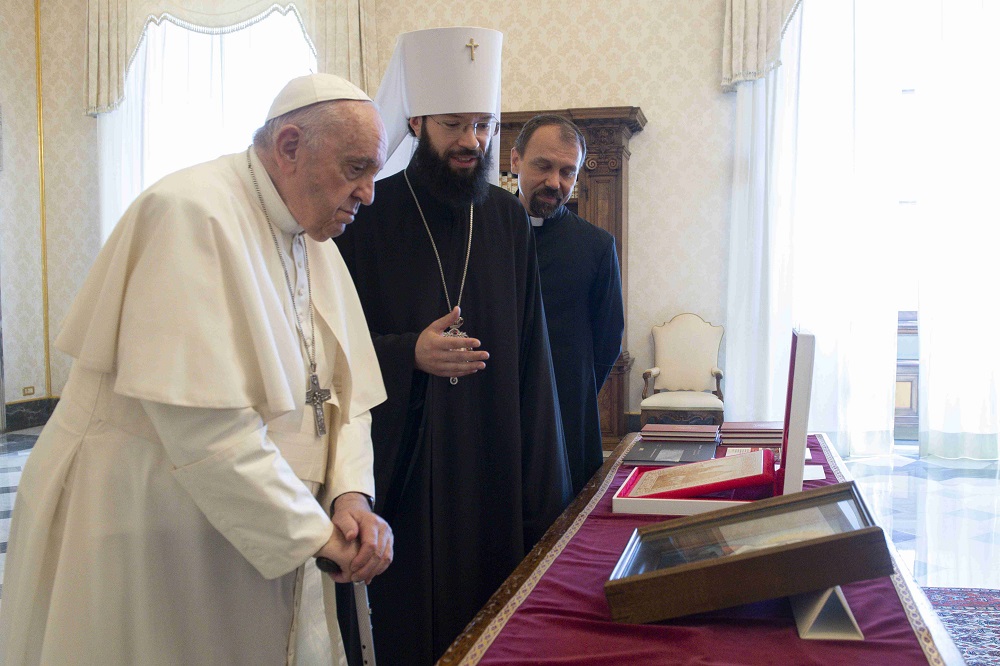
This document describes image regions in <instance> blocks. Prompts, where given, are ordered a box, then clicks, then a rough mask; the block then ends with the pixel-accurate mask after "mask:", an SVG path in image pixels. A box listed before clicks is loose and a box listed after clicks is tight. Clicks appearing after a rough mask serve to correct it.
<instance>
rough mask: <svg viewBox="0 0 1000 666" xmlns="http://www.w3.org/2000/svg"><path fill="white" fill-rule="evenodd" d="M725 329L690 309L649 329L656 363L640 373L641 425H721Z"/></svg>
mask: <svg viewBox="0 0 1000 666" xmlns="http://www.w3.org/2000/svg"><path fill="white" fill-rule="evenodd" d="M724 330H725V329H723V327H722V326H715V325H713V324H711V323H709V322H707V321H705V320H704V319H702V318H701V317H699V316H698V315H696V314H691V313H689V312H686V313H684V314H679V315H677V316H676V317H674V318H673V319H671V320H670V321H668V322H666V323H665V324H659V325H658V326H654V327H653V360H654V362H655V363H656V365H655V367H652V368H649V369H648V370H646V371H645V372H643V373H642V381H643V386H642V402H641V403H640V417H639V420H640V423H641V424H642V425H646V424H647V423H692V424H694V423H720V424H721V423H722V414H723V404H722V370H721V369H719V367H718V365H719V350H720V349H721V347H722V335H723V333H724Z"/></svg>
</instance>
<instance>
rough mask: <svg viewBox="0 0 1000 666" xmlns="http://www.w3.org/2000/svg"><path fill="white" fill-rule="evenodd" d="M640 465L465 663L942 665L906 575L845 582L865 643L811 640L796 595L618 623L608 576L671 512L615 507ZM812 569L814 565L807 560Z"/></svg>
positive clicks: (602, 499) (594, 509)
mask: <svg viewBox="0 0 1000 666" xmlns="http://www.w3.org/2000/svg"><path fill="white" fill-rule="evenodd" d="M809 448H810V450H811V451H812V460H811V461H810V462H811V463H822V464H824V465H825V468H826V479H825V480H824V481H807V482H806V483H805V484H804V485H805V488H806V489H808V488H815V487H819V486H821V485H826V484H831V483H838V482H840V481H842V480H844V478H845V477H844V475H843V472H842V470H840V469H839V468H838V467H837V464H836V462H835V461H836V458H835V457H834V456H832V455H831V456H830V458H829V460H828V458H827V455H826V453H825V444H823V445H821V443H820V441H819V440H818V439H817V438H816V437H815V436H810V437H809ZM630 470H631V467H628V466H618V467H616V468H615V469H614V470H613V474H610V475H609V477H610V478H609V479H606V480H605V483H604V485H603V486H602V488H601V489H600V490H599V491H598V493H597V494H596V495H595V496H594V499H593V500H592V501H591V502H590V504H588V506H587V509H585V510H584V511H583V512H581V514H580V516H579V517H578V518H577V520H576V522H574V523H573V526H572V527H571V528H570V529H569V530H567V532H566V534H565V535H564V536H563V538H562V539H561V540H560V541H559V542H558V543H557V544H556V545H555V546H554V547H553V548H552V549H551V550H550V552H549V556H548V558H547V559H546V560H545V562H544V563H543V564H542V565H541V566H539V567H538V568H537V569H536V570H535V572H534V574H533V575H532V576H531V577H530V578H529V580H528V581H526V582H525V584H524V585H522V586H521V588H520V590H519V591H518V593H517V594H516V595H515V596H514V598H513V599H512V600H511V601H510V603H508V604H507V606H506V607H505V608H504V609H503V610H502V611H501V612H500V613H498V614H497V616H496V617H495V619H494V620H493V621H492V623H491V624H490V625H489V626H488V627H487V629H486V630H485V631H484V632H483V634H482V636H481V637H480V638H479V640H478V641H477V643H476V644H475V645H474V646H473V647H472V649H471V650H470V651H469V652H468V653H467V654H466V656H465V659H464V660H463V661H462V663H472V664H474V663H479V664H502V665H504V666H511V665H515V664H532V665H540V664H566V665H569V664H573V665H588V664H698V665H704V666H708V665H713V664H782V665H785V664H798V665H804V664H822V665H824V666H829V665H831V664H862V665H872V666H874V665H876V664H878V665H889V664H928V663H931V664H934V663H943V662H942V661H941V659H940V655H939V654H938V653H937V651H936V649H935V645H934V642H933V640H932V639H931V638H930V636H929V634H928V632H927V631H926V627H924V625H923V623H922V620H921V618H920V614H919V612H917V611H916V609H915V607H914V603H913V600H912V598H911V597H910V595H909V592H908V591H907V588H906V584H905V583H904V582H903V581H902V579H901V576H904V575H908V574H906V573H902V574H901V573H900V572H898V571H897V573H896V574H895V575H893V576H891V577H884V578H879V579H874V580H869V581H861V582H857V583H852V584H848V585H844V586H842V589H843V591H844V594H845V596H846V597H847V600H848V603H849V604H850V607H851V610H852V611H853V613H854V616H855V618H856V619H857V621H858V624H859V625H860V627H861V630H862V632H863V633H864V636H865V640H864V641H828V640H803V639H800V638H799V636H798V632H797V630H796V628H795V620H794V618H793V616H792V611H791V607H790V605H789V602H788V600H787V598H781V599H774V600H771V601H764V602H759V603H755V604H747V605H745V606H739V607H735V608H730V609H725V610H721V611H715V612H712V613H702V614H698V615H691V616H687V617H683V618H677V619H674V620H668V621H664V622H660V623H656V624H620V623H616V622H612V621H611V616H610V612H609V610H608V604H607V601H606V599H605V596H604V582H605V581H606V580H608V577H609V576H610V574H611V570H612V569H613V568H614V566H615V563H616V562H617V561H618V558H619V557H620V556H621V553H622V550H623V549H624V547H625V544H626V542H627V541H628V539H629V537H630V536H631V534H632V532H633V530H634V529H635V528H636V527H639V526H641V525H647V524H649V523H655V522H660V521H662V520H664V517H662V516H647V515H630V514H615V513H612V511H611V498H612V496H613V495H614V493H615V491H616V490H617V489H618V487H619V486H620V485H621V484H622V482H623V481H624V480H625V477H626V476H628V473H629V471H630ZM802 565H803V566H808V563H807V562H803V563H802Z"/></svg>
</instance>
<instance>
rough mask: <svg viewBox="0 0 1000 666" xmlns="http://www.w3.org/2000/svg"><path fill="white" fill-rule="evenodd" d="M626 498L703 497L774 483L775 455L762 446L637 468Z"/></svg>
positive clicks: (626, 489)
mask: <svg viewBox="0 0 1000 666" xmlns="http://www.w3.org/2000/svg"><path fill="white" fill-rule="evenodd" d="M627 483H629V484H630V486H631V487H628V488H625V487H623V488H622V491H621V493H620V495H621V496H623V497H630V498H639V497H641V498H669V497H699V496H702V495H708V494H710V493H716V492H720V491H724V490H735V489H736V488H746V487H750V486H771V487H773V485H774V454H773V453H772V452H771V450H770V449H760V450H757V451H753V452H751V453H743V454H741V455H737V456H726V457H725V458H715V459H714V460H705V461H702V462H693V463H688V464H687V465H679V466H676V467H657V468H641V467H638V468H636V473H635V474H633V475H632V476H631V477H630V478H629V481H628V482H627Z"/></svg>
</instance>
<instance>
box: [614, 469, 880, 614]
mask: <svg viewBox="0 0 1000 666" xmlns="http://www.w3.org/2000/svg"><path fill="white" fill-rule="evenodd" d="M892 572H893V565H892V560H891V558H890V556H889V549H888V546H887V545H886V541H885V535H884V534H883V532H882V528H881V527H879V526H878V525H876V524H875V521H874V519H873V518H872V516H871V513H870V512H869V511H868V507H867V506H866V505H865V503H864V500H863V499H862V497H861V494H860V493H859V492H858V489H857V487H856V486H855V485H854V482H853V481H851V482H847V483H840V484H836V485H830V486H824V487H822V488H817V489H815V490H807V491H804V492H799V493H794V494H792V495H782V496H780V497H772V498H768V499H763V500H758V501H756V502H752V503H750V504H747V505H745V506H737V507H732V508H727V509H720V510H717V511H711V512H708V513H703V514H700V515H696V516H689V517H686V518H678V519H676V520H671V521H666V522H663V523H657V524H654V525H647V526H644V527H641V528H638V529H637V530H635V532H634V533H633V534H632V537H631V539H629V542H628V544H627V545H626V546H625V549H624V551H623V552H622V556H621V558H620V559H619V560H618V563H617V565H615V568H614V570H613V571H612V572H611V576H610V578H609V579H608V581H607V582H605V584H604V592H605V596H606V597H607V600H608V607H609V608H610V610H611V618H612V619H613V620H615V621H616V622H632V623H640V622H655V621H658V620H667V619H670V618H675V617H680V616H683V615H690V614H692V613H702V612H706V611H713V610H718V609H720V608H729V607H731V606H738V605H740V604H746V603H752V602H755V601H762V600H765V599H774V598H777V597H784V596H790V595H796V594H802V593H805V592H813V591H816V590H823V589H826V588H829V587H833V586H835V585H841V584H844V583H851V582H854V581H858V580H867V579H870V578H878V577H880V576H888V575H890V574H892Z"/></svg>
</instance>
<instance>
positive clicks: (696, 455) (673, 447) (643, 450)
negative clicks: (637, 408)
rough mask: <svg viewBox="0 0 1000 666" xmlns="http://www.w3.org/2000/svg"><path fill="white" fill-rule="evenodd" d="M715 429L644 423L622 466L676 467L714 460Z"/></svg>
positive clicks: (702, 426) (717, 431) (716, 428)
mask: <svg viewBox="0 0 1000 666" xmlns="http://www.w3.org/2000/svg"><path fill="white" fill-rule="evenodd" d="M718 437H719V426H716V425H707V426H704V425H674V424H659V423H647V424H646V425H644V426H643V427H642V430H640V431H639V438H638V439H637V440H636V441H635V443H633V444H632V448H631V449H630V450H629V452H628V453H627V454H626V455H625V458H624V460H623V461H622V462H624V463H625V464H626V465H664V466H666V465H680V464H683V463H690V462H696V461H699V460H711V459H712V458H713V457H715V450H716V446H717V444H718V441H719V439H718Z"/></svg>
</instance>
